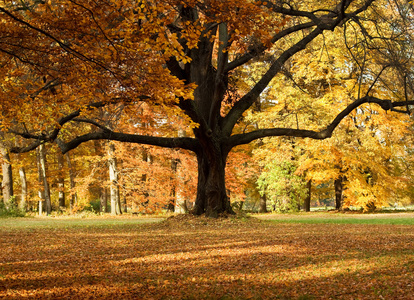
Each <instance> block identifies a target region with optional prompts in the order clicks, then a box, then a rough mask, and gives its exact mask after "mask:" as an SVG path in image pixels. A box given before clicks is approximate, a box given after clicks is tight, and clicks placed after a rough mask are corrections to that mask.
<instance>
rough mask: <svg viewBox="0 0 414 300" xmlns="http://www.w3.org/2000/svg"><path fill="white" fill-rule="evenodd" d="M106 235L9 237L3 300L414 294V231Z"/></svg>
mask: <svg viewBox="0 0 414 300" xmlns="http://www.w3.org/2000/svg"><path fill="white" fill-rule="evenodd" d="M101 230H102V229H101V228H95V229H93V230H90V229H83V228H77V229H70V230H67V231H65V232H60V231H54V230H46V229H44V230H42V231H21V232H20V233H19V234H17V233H14V234H13V235H4V236H3V235H1V234H0V244H1V245H2V248H3V251H2V252H0V298H6V299H21V298H22V297H24V298H25V299H26V298H27V299H35V298H43V297H44V298H52V299H60V298H67V297H69V296H70V299H85V298H93V299H150V298H154V299H299V297H302V296H303V297H305V298H303V299H311V297H316V298H317V299H329V298H332V299H341V297H342V298H343V299H350V298H352V297H355V298H358V297H362V299H378V298H379V297H380V296H381V297H385V298H386V299H387V297H386V296H388V299H389V298H390V296H392V299H398V297H400V296H401V295H403V294H404V295H405V298H401V299H409V298H407V296H406V295H407V293H408V292H411V291H413V288H414V287H413V285H412V282H414V275H413V274H414V250H413V249H414V239H413V233H412V227H404V226H401V227H396V226H392V227H389V226H385V225H381V226H364V225H343V226H342V225H329V224H324V225H301V224H295V225H292V224H290V225H281V224H267V223H265V224H256V225H254V226H252V225H248V224H246V226H243V224H235V225H229V226H227V227H225V228H223V227H214V226H189V227H188V228H163V227H162V226H161V227H160V225H147V226H137V227H135V228H128V229H126V228H123V227H120V228H118V229H116V228H115V229H113V228H111V229H110V230H108V231H105V232H101ZM306 295H308V296H309V298H306V297H308V296H306ZM347 297H348V298H347Z"/></svg>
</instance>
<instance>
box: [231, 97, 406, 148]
mask: <svg viewBox="0 0 414 300" xmlns="http://www.w3.org/2000/svg"><path fill="white" fill-rule="evenodd" d="M365 103H375V104H378V105H379V106H380V107H381V108H382V109H383V110H391V111H395V112H399V113H409V111H403V110H398V109H396V107H401V106H409V105H414V101H397V102H392V101H391V100H383V99H379V98H376V97H372V96H365V97H363V98H361V99H359V100H356V101H354V102H353V103H351V104H350V105H348V106H347V107H346V108H345V109H344V110H343V111H341V112H340V113H339V114H338V115H337V116H336V117H335V119H334V120H333V121H332V122H331V123H330V124H329V125H328V126H327V127H326V128H325V129H323V130H321V131H313V130H301V129H292V128H269V129H259V130H255V131H252V132H248V133H244V134H235V135H232V136H231V137H230V138H229V140H228V144H227V146H228V147H229V148H233V147H235V146H238V145H243V144H248V143H250V142H252V141H254V140H256V139H260V138H264V137H276V136H290V137H302V138H311V139H318V140H323V139H326V138H330V137H331V136H332V133H333V131H334V130H335V128H336V127H337V126H338V125H339V123H340V122H341V121H342V120H343V119H344V118H345V117H347V116H348V115H349V114H350V113H351V112H352V111H353V110H354V109H355V108H357V107H359V106H361V105H362V104H365Z"/></svg>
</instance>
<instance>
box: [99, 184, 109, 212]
mask: <svg viewBox="0 0 414 300" xmlns="http://www.w3.org/2000/svg"><path fill="white" fill-rule="evenodd" d="M99 200H100V201H99V202H100V208H99V211H100V212H101V213H106V212H108V193H107V189H106V188H104V187H102V188H101V189H100V195H99Z"/></svg>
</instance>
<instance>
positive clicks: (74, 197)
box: [65, 152, 78, 211]
mask: <svg viewBox="0 0 414 300" xmlns="http://www.w3.org/2000/svg"><path fill="white" fill-rule="evenodd" d="M65 157H66V163H67V164H68V168H69V182H70V190H71V197H70V203H69V208H70V210H71V211H72V210H73V206H74V205H75V204H76V203H77V202H78V195H77V194H76V192H75V186H76V185H75V171H74V169H73V166H72V161H71V159H70V156H69V152H68V153H66V154H65Z"/></svg>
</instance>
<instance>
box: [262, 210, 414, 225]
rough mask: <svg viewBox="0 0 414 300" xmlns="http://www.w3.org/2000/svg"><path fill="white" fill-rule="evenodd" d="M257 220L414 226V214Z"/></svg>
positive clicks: (327, 214)
mask: <svg viewBox="0 0 414 300" xmlns="http://www.w3.org/2000/svg"><path fill="white" fill-rule="evenodd" d="M255 216H256V217H257V218H259V219H261V220H267V221H271V222H275V223H303V224H388V225H414V213H412V212H409V213H405V212H397V213H372V214H363V213H337V212H312V213H309V212H301V213H286V214H272V213H271V214H256V215H255Z"/></svg>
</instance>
